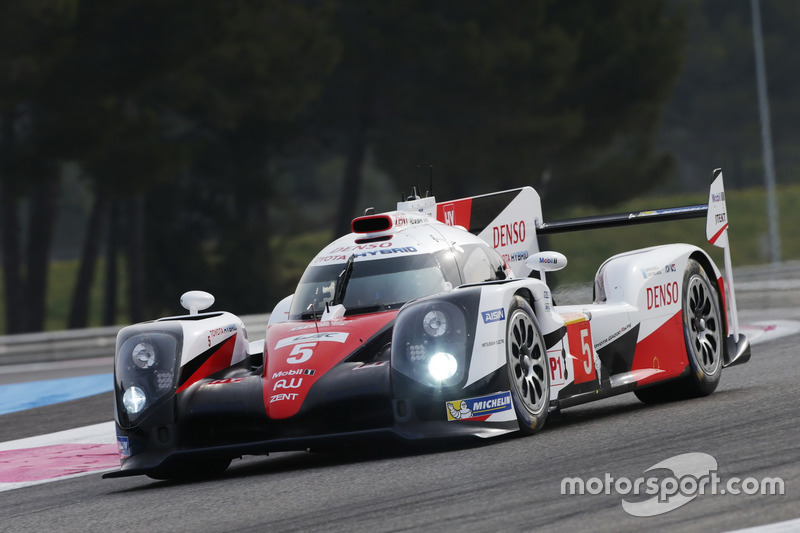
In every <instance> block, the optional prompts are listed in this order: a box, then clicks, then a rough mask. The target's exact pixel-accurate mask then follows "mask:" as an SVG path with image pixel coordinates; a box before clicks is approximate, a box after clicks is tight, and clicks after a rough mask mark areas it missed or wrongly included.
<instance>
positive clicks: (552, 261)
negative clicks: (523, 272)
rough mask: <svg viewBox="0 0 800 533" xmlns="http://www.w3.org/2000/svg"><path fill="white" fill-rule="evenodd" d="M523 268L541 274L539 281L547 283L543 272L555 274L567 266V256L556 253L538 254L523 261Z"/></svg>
mask: <svg viewBox="0 0 800 533" xmlns="http://www.w3.org/2000/svg"><path fill="white" fill-rule="evenodd" d="M525 266H527V267H528V268H530V269H531V270H536V271H537V272H540V273H541V279H542V281H543V282H545V283H547V280H546V279H545V275H544V273H545V272H555V271H556V270H561V269H562V268H564V267H565V266H567V256H565V255H564V254H560V253H558V252H539V253H538V254H533V255H532V256H530V257H529V258H528V259H527V260H526V261H525Z"/></svg>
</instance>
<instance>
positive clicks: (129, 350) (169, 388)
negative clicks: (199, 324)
mask: <svg viewBox="0 0 800 533" xmlns="http://www.w3.org/2000/svg"><path fill="white" fill-rule="evenodd" d="M181 339H182V330H181V328H180V326H178V325H177V324H176V325H174V326H173V325H172V324H170V325H164V326H162V327H161V328H160V329H157V330H156V329H153V330H148V329H143V328H142V327H140V326H129V327H127V328H124V329H123V330H122V331H120V333H119V335H118V336H117V353H116V357H115V361H114V379H115V382H116V385H115V390H116V395H117V406H118V407H119V409H118V412H117V415H118V420H119V422H120V425H122V426H123V427H130V426H132V425H134V424H135V423H136V422H137V421H138V420H139V419H140V418H141V417H143V416H145V415H146V414H147V413H149V412H151V410H153V409H154V408H155V406H156V405H160V404H161V403H163V401H164V400H166V399H167V398H169V397H170V396H171V395H172V394H173V393H174V392H175V390H176V387H177V377H178V368H179V365H180V353H181Z"/></svg>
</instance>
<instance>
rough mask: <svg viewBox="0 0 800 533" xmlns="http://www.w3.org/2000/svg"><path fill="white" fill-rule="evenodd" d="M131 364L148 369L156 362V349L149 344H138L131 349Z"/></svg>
mask: <svg viewBox="0 0 800 533" xmlns="http://www.w3.org/2000/svg"><path fill="white" fill-rule="evenodd" d="M132 355H133V362H134V363H136V366H138V367H139V368H150V367H151V366H153V365H154V364H155V362H156V349H155V348H154V347H153V345H152V344H150V343H149V342H140V343H139V344H137V345H136V346H134V347H133V354H132Z"/></svg>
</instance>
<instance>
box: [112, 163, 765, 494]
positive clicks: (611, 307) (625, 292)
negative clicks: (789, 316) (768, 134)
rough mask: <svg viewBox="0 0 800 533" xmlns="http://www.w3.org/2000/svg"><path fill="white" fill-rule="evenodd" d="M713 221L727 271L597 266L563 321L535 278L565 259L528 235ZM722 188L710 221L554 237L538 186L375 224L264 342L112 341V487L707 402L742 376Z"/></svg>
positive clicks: (651, 216)
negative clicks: (680, 401)
mask: <svg viewBox="0 0 800 533" xmlns="http://www.w3.org/2000/svg"><path fill="white" fill-rule="evenodd" d="M702 216H705V217H706V219H707V223H706V226H707V231H706V233H707V237H708V238H709V240H710V241H711V242H712V243H714V244H716V245H718V246H720V247H722V248H723V251H724V254H725V255H724V257H725V263H726V265H725V266H726V268H725V272H726V274H725V275H723V273H722V272H721V271H720V270H719V269H718V268H717V267H716V266H715V264H714V262H713V261H712V260H711V258H710V257H709V255H708V254H707V253H706V252H704V251H703V250H702V249H701V248H699V247H697V246H693V245H690V244H667V245H662V246H655V247H652V248H646V249H641V250H635V251H631V252H627V253H622V254H619V255H616V256H614V257H611V258H610V259H608V260H606V261H605V262H604V263H603V264H602V265H601V266H600V268H599V269H598V271H597V274H596V277H595V279H594V296H593V299H592V301H591V302H588V303H586V304H583V305H566V306H559V305H555V303H554V301H553V297H552V293H551V290H550V288H549V286H548V285H547V281H546V273H547V272H551V271H555V270H559V269H561V268H564V267H565V266H566V264H567V258H566V257H565V256H564V255H562V254H561V253H558V252H555V251H540V250H539V239H538V238H539V236H541V235H545V234H548V233H555V232H563V231H576V230H582V229H591V228H598V227H607V226H614V225H620V224H632V223H644V222H653V221H667V220H673V219H680V218H689V217H702ZM727 227H728V222H727V212H726V206H725V193H724V187H723V181H722V174H721V172H720V171H719V170H717V171H715V172H714V175H713V177H712V184H711V188H710V194H709V202H708V204H707V205H699V206H688V207H679V208H670V209H660V210H654V211H643V212H636V213H624V214H619V215H608V216H600V217H590V218H584V219H572V220H565V221H555V222H545V221H543V219H542V210H541V203H540V198H539V196H538V194H537V193H536V191H535V190H534V189H533V188H531V187H523V188H520V189H515V190H511V191H503V192H498V193H493V194H488V195H482V196H475V197H471V198H463V199H460V200H455V201H451V202H437V201H436V199H435V198H434V197H433V196H427V197H423V198H420V197H417V196H416V195H412V197H410V198H409V199H408V200H407V201H403V202H400V203H398V205H397V209H396V210H395V211H391V212H387V213H380V214H375V213H374V212H372V211H371V210H368V212H367V213H366V214H365V215H364V216H361V217H359V218H356V219H355V220H353V222H352V233H351V234H349V235H346V236H344V237H341V238H339V239H337V240H335V241H334V242H332V243H331V244H329V245H328V246H326V247H325V248H324V249H323V250H322V251H320V252H319V253H318V254H317V255H316V256H315V257H314V258H313V259H312V261H311V263H310V264H309V265H308V267H307V269H306V270H305V272H304V274H303V275H302V278H301V279H300V281H299V284H298V285H297V289H296V291H295V292H294V294H293V295H291V296H288V297H287V298H285V299H284V300H282V301H281V302H279V303H278V305H277V306H276V307H275V309H274V310H273V312H272V314H271V315H270V319H269V323H268V324H267V326H266V338H265V339H264V340H263V341H256V342H250V341H249V340H248V337H247V331H246V328H245V327H244V324H243V322H242V320H241V319H240V318H238V317H237V316H235V315H233V314H231V313H228V312H204V311H205V310H206V309H207V308H208V307H210V306H211V305H212V304H213V302H214V298H213V296H212V295H210V294H208V293H205V292H202V291H190V292H187V293H186V294H184V295H183V296H182V297H181V303H182V304H183V306H184V307H185V308H186V309H187V310H188V312H189V313H188V314H186V315H182V316H175V317H167V318H161V319H158V320H155V321H152V322H146V323H142V324H136V325H132V326H128V327H125V328H123V329H122V330H120V332H119V334H118V336H117V344H116V354H115V364H114V380H115V415H116V416H115V419H116V428H117V442H118V446H119V453H120V458H121V468H120V470H118V471H114V472H110V473H107V474H105V476H104V477H120V476H130V475H139V474H145V475H148V476H150V477H153V478H156V479H166V478H176V477H184V476H193V475H198V474H202V475H212V474H216V473H220V472H222V471H224V470H225V469H226V468H227V467H228V465H229V463H230V461H231V460H232V458H236V457H240V456H242V455H249V454H267V453H270V452H276V451H288V450H328V449H337V448H340V447H347V446H353V445H359V444H361V445H368V446H369V445H375V443H377V442H399V443H408V442H420V441H423V442H424V441H425V440H426V439H440V440H446V439H451V438H457V439H467V438H487V437H494V436H499V435H503V434H507V433H510V432H520V433H522V434H531V433H534V432H536V431H538V430H540V429H541V428H542V426H543V425H544V424H545V421H546V420H547V417H548V416H549V415H550V416H552V415H554V414H555V413H558V412H559V410H560V409H563V408H567V407H570V406H574V405H578V404H582V403H586V402H590V401H594V400H599V399H602V398H607V397H610V396H613V395H617V394H621V393H625V392H633V393H634V394H636V396H637V397H639V398H640V399H641V400H642V401H645V402H658V401H667V400H672V399H677V398H687V397H695V396H704V395H708V394H710V393H711V392H713V391H714V389H715V388H716V387H717V385H718V383H719V380H720V374H721V371H722V368H723V367H727V366H731V365H735V364H739V363H743V362H746V361H747V360H748V359H749V358H750V346H749V341H748V339H747V338H746V336H744V335H742V334H740V333H739V327H738V319H737V316H736V303H735V296H734V291H733V282H732V278H731V268H730V254H729V247H728V239H727Z"/></svg>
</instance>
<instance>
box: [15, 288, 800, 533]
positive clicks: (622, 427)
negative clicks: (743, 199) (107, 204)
mask: <svg viewBox="0 0 800 533" xmlns="http://www.w3.org/2000/svg"><path fill="white" fill-rule="evenodd" d="M774 297H775V298H778V299H781V300H780V301H778V300H771V299H769V298H767V299H766V300H765V299H764V298H761V297H758V296H757V295H756V296H753V295H751V297H750V298H749V299H747V298H743V299H742V300H743V301H742V302H740V305H739V307H740V310H742V311H741V312H740V315H741V317H742V321H743V322H746V321H747V320H751V321H754V320H764V319H784V318H790V319H793V320H798V319H800V314H798V312H797V311H796V309H795V308H794V307H788V306H787V307H781V308H778V309H775V306H776V304H781V305H786V304H787V303H795V302H797V301H798V300H796V299H795V298H794V297H791V295H787V294H786V293H785V292H784V293H781V294H780V295H776V296H774ZM770 298H771V297H770ZM786 298H789V299H790V300H791V302H786V301H784V299H786ZM743 304H744V305H743ZM798 340H800V335H797V334H795V335H791V336H788V337H783V338H779V339H776V340H771V341H767V342H764V343H761V344H758V345H756V346H755V347H754V349H753V357H752V359H751V361H750V362H749V363H747V364H746V365H743V366H738V367H733V368H729V369H726V370H725V371H723V375H722V381H721V384H720V387H719V388H718V389H717V391H716V392H715V393H714V394H713V395H711V396H709V397H707V398H703V399H698V400H690V401H683V402H676V403H670V404H664V405H657V406H648V405H644V404H642V403H640V402H639V401H638V400H637V399H636V398H635V396H633V395H631V394H628V395H624V396H619V397H616V398H612V399H609V400H604V401H601V402H597V403H594V404H588V405H585V406H579V407H575V408H572V409H569V410H565V411H564V413H563V417H562V419H561V420H560V421H557V422H548V424H547V426H546V427H545V429H544V430H543V431H542V432H540V433H538V434H537V435H535V436H533V437H527V438H505V439H502V440H495V441H491V442H487V443H486V444H485V445H480V446H461V447H452V446H450V447H448V448H440V449H429V450H426V451H422V452H416V453H408V452H406V453H402V452H397V451H390V450H381V449H373V450H370V451H369V452H363V451H362V452H352V453H335V454H334V453H330V454H313V453H280V454H273V455H270V456H269V457H249V458H245V459H243V460H237V461H234V462H233V464H232V465H231V467H230V468H229V469H228V471H227V472H226V473H225V475H224V476H222V477H220V478H217V479H213V480H205V481H197V482H184V483H178V482H163V481H154V480H151V479H149V478H146V477H134V478H122V479H111V480H103V479H101V478H100V474H90V475H87V476H84V477H78V478H72V479H66V480H62V481H56V482H52V483H47V484H43V485H37V486H32V487H26V488H21V489H16V490H11V491H7V492H4V493H2V497H0V531H20V532H22V531H26V532H27V531H115V532H121V531H136V532H142V531H431V530H439V531H641V530H644V529H652V530H655V531H660V530H671V531H704V532H712V531H728V530H735V529H739V528H745V527H750V526H757V525H763V524H769V523H774V522H780V521H784V520H791V519H796V518H798V517H800V461H799V460H798V459H800V428H798V406H800V387H799V386H798V382H800V380H799V379H798V378H799V377H800V369H799V368H798V366H799V365H798ZM111 416H112V399H111V393H104V394H100V395H96V396H92V397H89V398H85V399H80V400H74V401H71V402H66V403H62V404H57V405H52V406H48V407H40V408H36V409H31V410H27V411H23V412H17V413H10V414H7V415H3V416H0V442H3V441H7V440H11V439H18V438H22V437H28V436H33V435H39V434H42V433H49V432H53V431H58V430H62V429H69V428H75V427H80V426H84V425H88V424H93V423H97V422H104V421H107V420H109V419H111ZM689 452H702V453H706V454H709V455H711V456H713V457H714V458H715V459H716V460H717V462H718V472H717V473H718V475H719V476H720V477H721V478H722V479H723V480H724V479H729V478H731V477H734V476H737V477H740V478H745V477H753V478H758V479H760V478H764V477H780V478H781V479H782V480H783V481H784V483H785V494H784V495H782V496H779V495H763V496H762V495H753V496H748V495H732V494H726V495H710V494H706V495H700V496H697V497H696V498H695V499H694V500H692V501H690V502H689V503H687V504H686V505H683V506H682V507H680V508H678V509H676V510H673V511H670V512H668V513H665V514H661V515H658V516H654V517H649V518H641V517H634V516H631V515H629V514H627V513H626V512H625V511H624V509H623V508H622V505H621V501H622V499H623V496H621V495H619V494H617V493H614V492H613V491H612V493H611V494H601V495H591V494H585V495H562V494H561V483H562V479H563V478H565V477H581V478H583V479H584V480H587V479H589V478H592V477H597V478H601V479H602V478H603V477H604V476H605V475H606V474H607V473H608V474H610V475H611V476H613V477H614V478H619V477H621V476H625V477H627V478H629V479H632V480H633V479H636V478H640V477H643V476H649V475H651V473H645V471H646V470H647V469H648V468H650V467H651V466H653V465H655V464H657V463H659V462H661V461H664V460H666V459H668V458H670V457H673V456H676V455H679V454H685V453H689ZM628 499H632V500H633V499H636V498H633V497H630V498H628ZM641 499H643V498H639V500H641Z"/></svg>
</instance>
